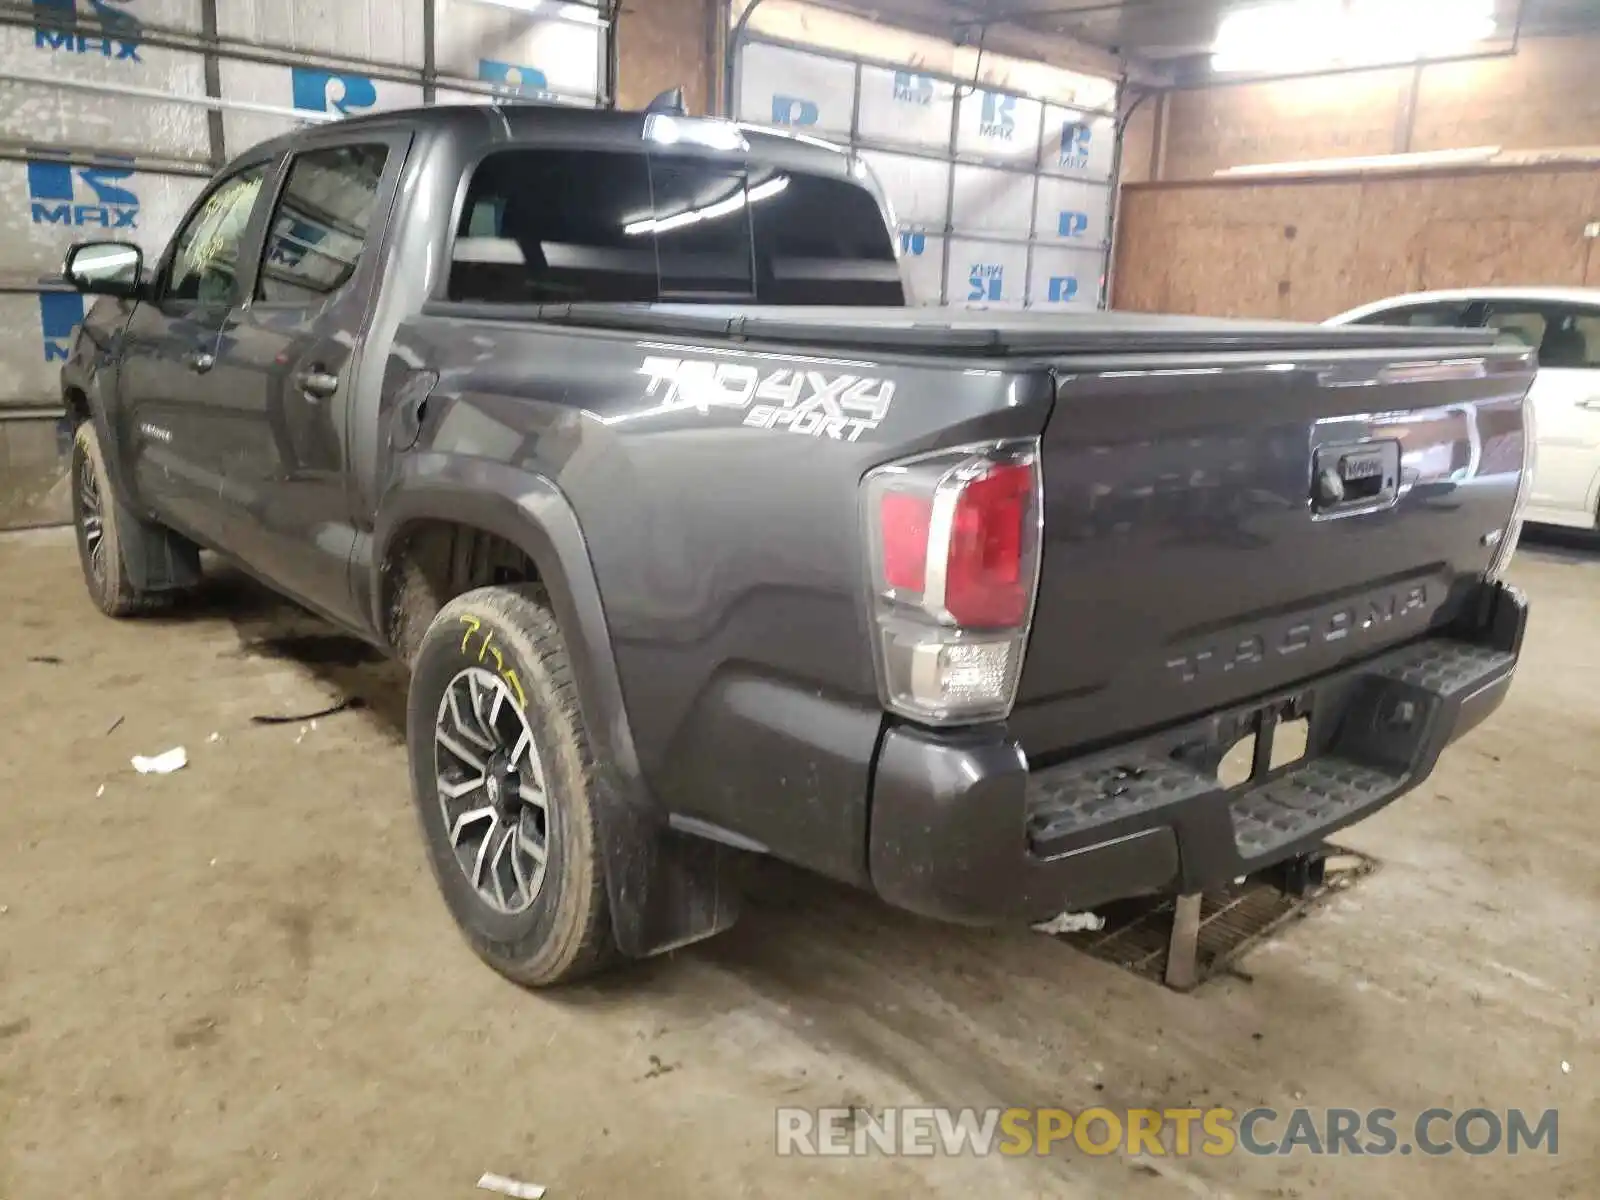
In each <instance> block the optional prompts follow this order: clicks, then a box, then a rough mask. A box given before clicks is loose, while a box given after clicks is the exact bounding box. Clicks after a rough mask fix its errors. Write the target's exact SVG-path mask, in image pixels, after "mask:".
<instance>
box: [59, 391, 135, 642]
mask: <svg viewBox="0 0 1600 1200" xmlns="http://www.w3.org/2000/svg"><path fill="white" fill-rule="evenodd" d="M123 517H124V513H123V510H122V509H121V508H120V507H119V506H118V505H117V503H116V498H115V497H114V496H113V495H112V492H111V483H110V480H109V479H108V478H107V476H106V460H105V454H104V452H103V451H102V450H101V448H100V436H99V434H98V433H97V432H96V430H95V427H94V424H93V422H90V421H85V422H83V423H82V424H81V425H79V426H78V428H77V430H76V432H75V433H74V434H73V438H72V522H73V525H74V526H75V527H76V529H77V534H78V561H79V563H80V564H81V565H82V567H83V582H84V585H85V586H86V587H87V588H88V589H89V598H90V599H91V600H93V601H94V604H95V607H96V608H98V609H99V610H100V611H101V612H103V613H105V614H106V615H107V616H108V617H127V616H132V615H133V614H135V613H138V612H142V611H144V610H145V609H146V608H148V607H149V606H150V603H151V595H150V594H148V593H144V592H141V591H140V590H139V589H138V588H137V587H135V586H134V583H133V581H132V580H131V579H130V578H129V577H128V569H127V565H126V561H125V559H124V558H123V539H124V538H125V537H127V536H130V535H131V534H135V533H136V532H137V531H134V530H128V529H124V528H123Z"/></svg>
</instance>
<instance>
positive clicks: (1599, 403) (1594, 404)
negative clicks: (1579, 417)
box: [1578, 396, 1600, 409]
mask: <svg viewBox="0 0 1600 1200" xmlns="http://www.w3.org/2000/svg"><path fill="white" fill-rule="evenodd" d="M1578 407H1579V408H1591V409H1600V396H1590V397H1589V398H1588V399H1587V400H1579V401H1578Z"/></svg>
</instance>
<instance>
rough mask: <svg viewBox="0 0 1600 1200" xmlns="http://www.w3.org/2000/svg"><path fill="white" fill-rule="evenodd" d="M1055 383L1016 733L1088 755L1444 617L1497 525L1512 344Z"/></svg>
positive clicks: (1504, 529) (1512, 389) (1503, 498)
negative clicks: (1039, 554) (1035, 589)
mask: <svg viewBox="0 0 1600 1200" xmlns="http://www.w3.org/2000/svg"><path fill="white" fill-rule="evenodd" d="M1290 358H1291V356H1289V355H1281V354H1280V355H1276V356H1274V355H1271V354H1254V355H1243V354H1231V355H1194V356H1189V357H1187V358H1184V359H1175V358H1173V357H1171V356H1168V357H1166V358H1165V359H1163V360H1162V361H1160V362H1156V361H1155V360H1153V359H1152V360H1151V361H1150V363H1149V365H1147V366H1139V365H1137V364H1136V363H1130V361H1129V360H1128V359H1126V358H1123V359H1119V360H1118V362H1117V363H1115V364H1111V363H1107V364H1106V366H1105V367H1104V369H1097V368H1096V367H1095V366H1094V365H1093V364H1085V363H1084V362H1082V361H1081V360H1075V361H1074V362H1073V363H1071V364H1070V365H1069V364H1066V363H1063V364H1061V365H1060V366H1059V367H1058V370H1057V399H1056V404H1055V407H1054V410H1053V412H1052V413H1051V416H1050V419H1049V423H1048V425H1047V427H1046V429H1045V432H1044V436H1043V472H1044V496H1045V503H1044V539H1045V540H1044V554H1043V562H1042V566H1041V570H1040V588H1039V598H1038V604H1037V608H1036V612H1035V617H1034V624H1033V630H1032V633H1031V637H1030V641H1029V646H1028V651H1027V657H1026V660H1025V663H1024V667H1023V673H1022V679H1021V682H1020V687H1019V693H1018V699H1017V704H1016V707H1015V709H1014V711H1013V714H1012V717H1011V726H1012V730H1013V732H1014V733H1015V734H1016V735H1017V737H1018V738H1019V739H1020V741H1021V742H1022V745H1023V748H1024V750H1025V751H1027V753H1028V754H1029V756H1030V759H1031V758H1034V757H1035V756H1044V757H1045V758H1048V757H1049V756H1050V755H1053V754H1057V753H1064V752H1067V751H1077V750H1081V749H1086V748H1090V747H1092V746H1093V745H1095V744H1096V743H1097V742H1101V741H1103V740H1106V739H1109V738H1111V737H1112V736H1113V735H1114V736H1116V737H1119V738H1125V737H1127V736H1128V735H1129V734H1130V733H1131V732H1133V731H1134V730H1138V729H1150V728H1155V727H1158V726H1160V725H1163V724H1167V723H1170V722H1173V721H1176V720H1179V719H1182V718H1185V717H1189V716H1192V715H1195V714H1198V713H1204V712H1208V711H1210V710H1212V709H1217V708H1221V707H1224V706H1227V705H1230V704H1236V703H1238V702H1240V701H1242V700H1246V699H1249V698H1250V697H1253V696H1256V695H1258V694H1265V693H1269V692H1272V691H1274V690H1277V689H1281V688H1283V687H1284V686H1286V685H1288V684H1291V683H1294V682H1296V681H1298V680H1302V679H1309V678H1312V677H1314V676H1316V675H1318V674H1321V673H1324V672H1327V671H1330V670H1333V669H1335V668H1337V667H1339V666H1341V665H1342V664H1345V663H1347V662H1350V661H1352V660H1355V659H1360V658H1364V657H1368V656H1371V655H1374V654H1376V653H1378V652H1380V651H1382V650H1383V649H1385V648H1386V647H1389V646H1393V645H1395V644H1397V643H1400V642H1404V641H1407V640H1410V639H1414V638H1419V637H1422V636H1423V635H1425V634H1426V633H1428V632H1429V631H1430V630H1435V629H1438V628H1441V627H1443V626H1445V625H1448V624H1449V623H1450V622H1451V621H1452V620H1453V619H1455V617H1456V616H1457V615H1458V614H1459V613H1460V611H1461V608H1462V606H1463V605H1464V604H1465V602H1466V599H1467V597H1468V596H1469V594H1470V592H1471V590H1472V585H1473V584H1474V582H1475V581H1476V580H1478V579H1480V578H1481V577H1482V575H1483V573H1484V571H1485V570H1486V569H1487V568H1488V567H1489V565H1490V563H1491V561H1492V560H1493V558H1494V555H1495V552H1496V548H1497V545H1498V542H1499V540H1500V539H1502V538H1504V537H1506V536H1507V535H1508V532H1509V531H1508V526H1509V524H1510V522H1511V519H1512V512H1513V505H1514V501H1515V495H1516V488H1517V480H1518V473H1519V470H1520V468H1521V465H1522V451H1523V423H1522V422H1523V417H1522V405H1521V401H1522V397H1523V395H1524V393H1525V392H1526V391H1527V388H1528V385H1529V383H1530V381H1531V378H1532V365H1531V363H1530V362H1529V360H1528V357H1527V355H1526V354H1525V353H1522V352H1518V351H1514V350H1490V349H1486V348H1480V349H1474V350H1472V351H1469V352H1466V353H1463V352H1462V350H1460V349H1456V348H1453V349H1451V350H1449V351H1445V352H1443V353H1441V352H1440V351H1438V350H1434V351H1432V352H1428V351H1426V350H1411V351H1404V350H1401V351H1397V350H1394V349H1389V350H1368V349H1358V350H1349V349H1345V350H1330V351H1327V352H1325V353H1321V354H1315V353H1312V354H1308V353H1304V352H1302V353H1297V354H1295V355H1293V356H1292V361H1286V360H1288V359H1290Z"/></svg>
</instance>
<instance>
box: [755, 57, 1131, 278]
mask: <svg viewBox="0 0 1600 1200" xmlns="http://www.w3.org/2000/svg"><path fill="white" fill-rule="evenodd" d="M1049 70H1050V69H1049V68H1047V67H1043V66H1042V65H1041V66H1039V67H1038V68H1037V70H1036V71H1035V72H1034V78H1035V79H1036V80H1037V81H1038V82H1041V83H1044V84H1050V83H1051V82H1052V81H1051V78H1050V77H1049V74H1048V72H1049ZM1061 76H1062V78H1061V80H1060V81H1059V86H1058V87H1053V88H1051V89H1050V91H1049V94H1048V95H1047V96H1045V97H1043V98H1040V97H1035V96H1026V95H1019V94H1016V93H1013V92H1008V91H1001V90H993V89H990V88H985V87H975V86H973V85H972V84H971V83H970V82H966V83H963V82H961V81H958V80H955V79H952V78H949V77H945V76H939V75H932V74H928V73H926V72H923V71H920V70H918V69H915V68H911V67H906V68H897V67H895V66H893V65H892V64H887V63H880V62H871V61H867V60H864V59H852V58H848V57H844V56H842V55H839V54H836V53H833V52H823V51H820V50H817V49H813V48H806V47H800V46H794V45H789V44H780V43H777V42H773V41H763V40H759V39H752V40H750V41H747V42H745V43H743V44H742V45H741V46H740V48H739V51H738V63H737V74H736V80H737V86H736V90H735V99H736V106H735V112H736V114H737V115H738V116H739V117H740V118H741V119H742V120H745V121H748V122H751V123H754V124H762V125H770V126H775V127H780V128H787V129H792V130H796V131H801V132H804V133H807V134H812V135H815V136H820V137H826V138H830V139H832V140H836V141H840V142H845V143H849V144H850V145H852V146H853V147H855V148H856V149H857V151H859V152H860V154H861V157H862V158H863V160H864V161H865V162H866V163H867V164H868V165H869V166H870V167H871V168H872V170H873V172H874V173H875V174H876V175H877V177H878V179H879V181H880V182H881V184H882V185H883V188H884V191H885V192H886V193H887V195H888V197H889V200H890V202H891V204H892V205H893V207H894V211H895V217H896V220H897V223H898V225H899V230H898V232H899V235H900V249H901V255H902V261H903V264H904V268H905V273H906V277H907V280H908V283H909V285H910V288H911V291H912V295H913V299H914V300H915V301H916V302H917V303H922V304H940V303H943V304H957V305H974V306H1000V307H1023V306H1026V307H1039V308H1094V307H1096V306H1098V304H1099V303H1100V299H1101V283H1102V279H1103V277H1104V273H1105V267H1106V262H1107V255H1108V251H1109V245H1108V238H1109V235H1110V219H1111V195H1112V175H1113V172H1114V169H1115V163H1116V121H1115V118H1114V117H1113V116H1112V115H1111V114H1110V113H1109V112H1105V111H1099V110H1091V109H1076V108H1072V107H1070V106H1067V105H1064V104H1060V103H1053V102H1051V97H1052V96H1054V97H1060V96H1062V95H1067V94H1073V93H1074V91H1075V85H1077V84H1079V83H1081V82H1082V80H1081V78H1079V77H1070V76H1069V75H1068V74H1067V73H1064V72H1063V73H1061ZM1094 82H1098V83H1101V84H1103V86H1101V87H1099V88H1097V89H1095V90H1096V93H1097V94H1098V95H1101V96H1106V97H1110V96H1112V95H1114V85H1113V84H1111V83H1110V82H1109V81H1094Z"/></svg>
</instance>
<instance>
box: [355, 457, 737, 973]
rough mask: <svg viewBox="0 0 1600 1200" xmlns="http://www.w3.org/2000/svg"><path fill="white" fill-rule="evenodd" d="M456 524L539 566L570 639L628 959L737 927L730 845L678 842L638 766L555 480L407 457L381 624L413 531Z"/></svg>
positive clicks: (397, 491) (380, 582) (620, 937)
mask: <svg viewBox="0 0 1600 1200" xmlns="http://www.w3.org/2000/svg"><path fill="white" fill-rule="evenodd" d="M421 521H430V522H431V521H439V522H449V523H453V524H458V525H465V526H470V527H471V528H474V529H480V530H482V531H484V532H486V533H491V534H494V535H495V536H497V537H500V538H503V539H505V540H506V541H507V542H509V543H511V544H512V545H514V546H517V547H518V548H519V549H520V550H522V552H523V553H524V554H526V555H527V556H528V558H529V559H530V560H531V561H532V562H533V564H534V567H535V569H536V570H537V571H538V573H539V579H540V582H541V583H543V585H544V587H545V591H546V592H547V593H548V595H549V597H550V604H551V607H552V608H553V609H554V611H555V617H556V621H557V623H558V624H559V625H560V628H561V630H562V633H563V635H564V638H565V642H566V647H567V653H568V656H569V657H570V658H571V660H572V669H573V676H574V680H575V682H576V684H577V691H578V706H579V710H580V712H581V713H582V715H583V720H584V725H585V727H586V729H587V730H588V733H589V737H590V741H591V743H592V746H593V752H594V757H595V768H596V770H595V781H596V785H597V787H596V796H595V799H596V801H597V809H598V811H597V813H596V820H597V824H598V827H599V832H600V854H601V861H602V864H603V867H604V870H605V875H606V890H607V894H608V896H609V898H610V901H611V921H612V926H613V931H614V933H615V935H616V939H617V945H618V947H619V949H621V951H622V952H623V953H624V954H626V955H628V956H629V957H632V958H643V957H645V956H647V955H650V954H655V953H659V952H661V951H663V950H667V949H670V948H672V947H675V946H680V945H683V944H685V943H687V942H692V941H697V940H699V939H700V938H703V937H708V936H710V935H711V934H713V933H717V932H720V931H721V930H722V929H725V928H727V927H728V926H729V925H731V924H732V923H733V919H734V917H735V916H736V915H737V909H736V907H735V906H734V904H733V902H732V897H733V895H734V889H731V888H729V887H727V886H726V880H725V879H723V878H722V875H723V872H724V870H725V869H726V866H727V865H728V863H727V861H726V860H727V859H728V854H727V852H726V850H725V848H723V847H719V846H716V845H715V844H713V843H709V842H701V841H699V840H698V839H691V838H685V837H683V836H682V835H680V834H676V833H673V832H672V831H671V830H670V829H669V827H668V822H667V813H666V811H665V809H664V808H663V807H662V806H661V804H660V803H659V802H658V801H657V800H656V798H655V796H654V795H653V794H652V792H651V790H650V788H649V785H648V784H647V782H646V781H645V778H644V775H643V772H642V771H641V769H640V766H639V756H638V752H637V750H636V749H635V746H634V741H633V731H632V728H631V726H630V724H629V721H628V713H627V706H626V703H625V701H624V698H623V693H622V679H621V674H620V672H619V670H618V667H617V661H616V655H615V653H614V651H613V649H612V642H611V632H610V628H609V625H608V623H607V621H606V616H605V609H604V606H603V604H602V602H601V597H600V586H599V581H598V580H597V578H596V577H595V572H594V566H593V563H592V561H591V559H590V557H589V547H588V543H587V541H586V540H585V539H584V536H583V530H582V527H581V526H580V524H579V522H578V517H577V514H576V512H574V511H573V508H572V505H571V504H570V502H569V501H568V500H567V498H566V496H565V494H563V493H562V491H561V490H560V488H558V487H557V486H556V485H555V484H554V483H553V482H552V481H551V480H549V479H548V478H546V477H545V476H543V475H540V474H536V473H534V472H531V471H525V470H522V469H520V468H517V467H513V466H510V465H508V464H506V463H500V462H494V461H492V460H489V459H483V458H472V457H468V456H465V455H454V454H442V453H438V452H421V453H415V452H414V453H411V454H408V455H407V456H405V458H404V459H403V460H402V461H401V462H400V463H399V464H397V470H396V473H395V475H394V477H393V479H392V481H391V483H390V485H389V486H388V488H387V489H386V491H385V493H384V496H383V499H382V501H381V503H380V506H379V512H378V520H377V522H376V528H375V530H374V539H373V543H374V557H373V566H372V569H373V571H374V576H375V577H374V579H373V581H372V583H373V587H372V592H371V595H372V603H373V607H374V613H373V617H374V627H375V628H376V629H378V630H379V631H386V630H387V628H388V622H387V614H386V613H385V612H384V611H383V608H384V604H385V596H386V589H385V587H384V578H383V575H384V570H385V564H386V563H387V562H388V561H389V558H390V555H391V554H392V552H393V549H394V548H395V546H396V545H397V544H398V541H399V539H401V538H403V537H404V536H405V531H406V529H407V527H408V526H410V525H411V524H413V523H415V522H421Z"/></svg>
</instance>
